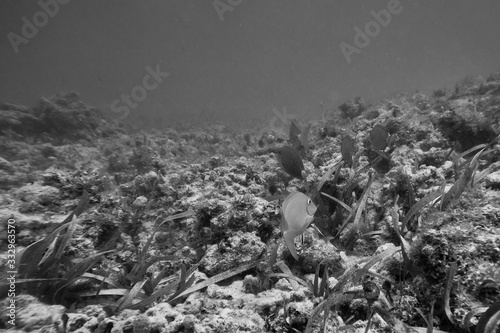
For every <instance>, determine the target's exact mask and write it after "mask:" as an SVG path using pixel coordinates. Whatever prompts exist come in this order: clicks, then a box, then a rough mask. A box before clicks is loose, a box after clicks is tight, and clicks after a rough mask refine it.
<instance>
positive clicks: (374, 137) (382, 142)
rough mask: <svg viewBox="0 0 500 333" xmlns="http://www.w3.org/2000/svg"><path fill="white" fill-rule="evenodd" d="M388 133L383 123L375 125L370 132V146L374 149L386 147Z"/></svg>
mask: <svg viewBox="0 0 500 333" xmlns="http://www.w3.org/2000/svg"><path fill="white" fill-rule="evenodd" d="M388 137H389V133H388V132H387V129H386V128H385V127H384V126H383V125H380V124H378V125H375V127H373V129H372V131H371V133H370V140H371V144H372V148H373V149H375V150H384V149H385V148H386V147H387V139H388Z"/></svg>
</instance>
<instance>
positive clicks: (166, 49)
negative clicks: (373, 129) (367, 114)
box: [0, 0, 500, 126]
mask: <svg viewBox="0 0 500 333" xmlns="http://www.w3.org/2000/svg"><path fill="white" fill-rule="evenodd" d="M54 1H55V0H51V1H49V0H42V3H51V2H52V3H53V2H54ZM60 1H61V2H63V1H62V0H60ZM397 2H398V1H394V0H372V1H367V0H337V1H331V0H328V1H327V0H323V1H285V0H281V1H257V0H242V1H235V0H233V1H231V2H230V1H228V0H220V3H226V4H228V3H233V4H234V5H235V6H231V7H230V8H231V10H230V11H226V12H224V13H223V14H220V13H219V14H218V12H217V10H216V9H215V6H214V2H213V1H211V0H210V1H201V0H197V1H195V0H183V1H180V0H179V1H166V0H162V1H157V0H154V1H153V0H151V1H118V0H105V1H104V0H85V1H78V0H73V1H69V2H68V3H67V4H59V6H58V7H59V8H58V12H57V13H55V14H54V15H53V17H50V16H49V15H46V14H43V6H42V5H41V4H40V3H39V2H38V1H21V0H3V1H1V2H0V29H1V35H2V40H1V42H0V56H1V62H0V81H1V82H2V83H1V88H2V89H1V90H0V99H2V100H4V101H8V102H12V103H17V104H23V105H29V106H32V105H35V104H36V102H37V100H38V99H39V98H40V97H41V96H46V97H48V96H51V95H54V94H55V93H57V92H59V91H68V90H74V91H77V92H78V93H80V94H81V97H82V99H83V101H84V102H86V103H87V104H91V105H95V106H98V107H100V108H102V109H104V110H108V111H118V109H117V107H118V106H124V105H125V104H124V102H123V101H121V95H122V94H130V93H131V92H132V90H133V89H134V88H135V89H136V93H137V94H139V93H141V92H142V93H144V92H146V95H145V96H142V95H140V94H139V95H136V96H140V97H141V99H142V98H143V100H140V101H137V103H136V104H137V106H135V107H134V108H128V109H129V112H128V116H127V117H126V118H127V120H128V121H133V122H135V123H136V124H139V125H140V126H143V125H151V124H153V125H157V126H163V125H165V124H169V123H171V122H173V121H195V122H198V121H201V122H203V121H220V122H227V123H230V122H234V121H241V120H243V121H245V122H246V123H249V121H255V122H258V121H259V122H262V121H266V120H268V119H270V118H271V117H273V116H274V115H273V113H272V109H273V108H277V109H279V110H282V109H283V108H286V109H287V112H288V113H291V114H296V115H299V116H303V117H311V118H318V117H319V116H320V113H321V111H320V103H323V105H324V107H325V108H330V107H335V106H336V105H338V104H340V103H341V102H343V101H345V100H346V99H350V98H353V97H355V96H362V97H363V98H364V99H365V100H367V101H373V102H375V101H377V100H379V99H382V98H385V97H388V96H391V95H393V94H395V93H398V92H402V91H410V92H413V91H415V90H420V91H421V92H424V93H430V92H431V91H432V90H433V89H436V88H441V87H452V86H453V84H454V83H455V82H456V81H457V80H460V79H462V78H464V77H465V76H468V75H483V76H486V75H488V73H490V72H492V71H494V70H496V69H498V68H500V66H499V60H500V38H499V33H500V20H499V19H498V15H499V14H500V1H498V0H480V1H472V0H432V1H423V0H420V1H419V0H412V1H405V0H401V1H400V2H399V6H397V8H398V13H397V14H392V16H391V20H390V22H389V23H388V24H387V25H386V26H385V27H381V26H380V25H379V28H380V31H377V30H373V33H372V35H373V36H372V37H371V38H370V42H369V44H368V45H366V46H365V47H363V48H359V53H356V54H352V57H351V59H350V62H349V61H347V59H346V57H345V56H344V54H343V53H342V50H341V47H340V45H341V43H342V42H345V43H349V44H351V45H354V38H355V35H356V32H355V27H359V28H360V29H362V30H364V29H365V26H366V25H367V24H368V25H370V24H371V27H372V28H373V29H376V26H375V25H373V22H374V17H373V16H372V14H371V11H375V12H380V11H381V10H384V9H387V8H388V6H391V4H392V5H394V6H396V5H397ZM238 3H239V4H238ZM49 7H50V8H51V10H55V9H54V6H49ZM44 15H45V16H44ZM34 16H35V17H34ZM23 17H25V18H26V19H25V20H24V21H23ZM45 19H46V20H45ZM36 20H38V21H37V22H38V25H39V28H37V29H38V31H37V32H36V33H33V32H32V33H31V35H32V36H31V35H29V34H28V35H29V36H28V37H29V38H25V37H23V36H24V35H23V25H25V24H26V22H27V21H29V22H30V23H34V21H36ZM372 21H373V22H372ZM370 22H372V23H370ZM35 23H36V22H35ZM24 33H25V34H26V31H25V32H24ZM9 34H10V35H9ZM13 34H15V35H16V36H19V37H21V38H25V39H24V42H23V43H20V44H19V45H17V46H14V45H13V44H14V43H13V42H12V39H13V38H14V37H13V36H14V35H13ZM15 38H17V37H15ZM16 40H17V41H19V39H16ZM148 66H149V68H151V69H155V68H156V67H158V68H159V69H160V70H161V71H163V72H168V73H169V75H168V77H165V78H163V79H162V81H161V83H159V84H157V85H155V87H154V88H151V87H152V85H153V84H154V81H148V80H150V79H148V80H146V83H147V84H149V87H150V88H151V90H145V89H143V88H141V87H140V86H143V79H144V77H145V76H146V75H148V69H147V67H148ZM137 87H139V88H137ZM141 89H142V91H141ZM115 101H116V103H115V104H114V107H112V105H113V102H115ZM111 113H112V114H114V115H116V116H119V115H123V112H122V111H120V112H111ZM124 118H125V117H124Z"/></svg>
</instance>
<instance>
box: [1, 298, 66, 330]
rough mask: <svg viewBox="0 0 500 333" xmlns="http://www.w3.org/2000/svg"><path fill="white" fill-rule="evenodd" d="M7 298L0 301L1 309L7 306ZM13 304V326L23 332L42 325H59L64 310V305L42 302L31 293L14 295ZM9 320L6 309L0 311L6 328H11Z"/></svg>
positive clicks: (36, 328) (38, 328) (39, 327)
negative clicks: (14, 300) (14, 307)
mask: <svg viewBox="0 0 500 333" xmlns="http://www.w3.org/2000/svg"><path fill="white" fill-rule="evenodd" d="M9 300H10V298H5V299H3V300H2V301H0V306H1V307H2V309H7V308H8V304H9ZM15 305H16V310H15V328H16V329H22V330H23V331H25V332H31V331H34V330H40V329H41V328H42V327H44V326H45V327H51V326H52V327H54V325H57V326H59V325H60V323H61V315H62V314H63V313H65V312H66V309H65V307H64V306H62V305H47V304H43V303H41V302H40V301H38V299H37V298H36V297H34V296H31V295H22V294H21V295H16V303H15ZM9 320H10V318H9V313H8V311H2V313H1V314H0V321H1V322H3V323H6V324H7V325H8V326H7V327H8V328H12V326H11V325H10V324H9Z"/></svg>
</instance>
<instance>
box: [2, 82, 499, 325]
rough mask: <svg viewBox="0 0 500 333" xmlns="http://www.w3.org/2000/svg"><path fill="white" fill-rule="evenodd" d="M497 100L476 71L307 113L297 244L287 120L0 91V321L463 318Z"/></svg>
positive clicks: (488, 289)
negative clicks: (26, 97)
mask: <svg viewBox="0 0 500 333" xmlns="http://www.w3.org/2000/svg"><path fill="white" fill-rule="evenodd" d="M499 108H500V75H499V74H498V73H493V74H491V75H490V77H489V78H488V79H487V80H484V81H477V80H472V79H466V80H463V81H461V82H459V83H457V85H456V86H455V87H454V88H453V89H441V90H437V91H435V92H434V93H433V94H432V96H430V97H428V96H425V95H423V94H419V93H416V94H406V95H399V96H395V97H394V98H392V99H389V100H384V101H381V102H380V103H379V104H377V105H367V104H365V102H363V100H362V99H361V98H356V99H355V100H353V101H346V102H344V103H343V104H341V105H340V106H339V110H338V111H337V110H332V112H330V116H329V117H328V118H325V119H322V120H319V121H310V129H309V134H308V139H307V140H308V143H307V144H308V145H309V147H306V148H308V149H306V150H304V151H301V154H302V155H301V156H302V158H303V164H304V168H305V171H306V173H307V178H306V181H307V182H308V183H309V185H310V186H311V188H312V190H311V191H309V192H308V193H307V194H308V195H309V196H310V197H311V198H312V200H313V201H314V202H315V204H316V205H317V206H318V210H317V212H316V213H315V214H314V222H313V225H314V227H310V228H309V229H307V230H306V231H305V233H304V235H303V239H302V241H301V242H300V244H299V242H296V246H297V249H298V260H295V259H294V258H293V257H292V255H291V254H290V252H289V250H288V249H287V247H286V246H285V244H284V242H283V237H282V230H281V229H280V221H281V216H280V211H279V210H280V200H282V199H283V197H284V196H285V195H286V193H288V192H291V191H300V192H304V193H306V188H307V186H305V184H304V181H303V180H301V179H293V178H292V177H290V176H289V175H288V174H287V173H286V172H285V171H284V170H283V169H282V168H281V167H280V164H279V163H278V160H277V158H276V155H277V151H278V149H279V148H280V147H282V146H283V145H286V144H287V143H288V141H289V139H290V138H289V136H288V133H281V132H276V131H274V130H273V129H271V128H231V127H230V126H227V125H220V124H206V125H203V126H197V127H196V128H190V127H188V126H186V127H185V128H168V129H162V130H151V131H147V132H146V131H142V132H138V133H132V134H129V133H126V131H125V130H124V129H123V127H122V126H120V125H119V124H114V123H112V122H110V121H109V120H107V119H106V118H105V117H103V116H102V115H101V114H100V112H99V111H98V110H97V109H95V108H93V107H91V106H88V105H86V104H85V103H84V102H82V101H81V99H80V97H79V96H78V95H77V94H75V93H68V94H60V95H56V96H54V97H51V98H42V99H41V100H40V103H39V104H38V105H37V106H35V107H34V108H28V107H24V106H17V105H13V104H9V103H2V104H1V105H0V224H1V227H2V230H13V231H12V233H10V232H1V233H0V252H1V255H0V264H1V265H0V266H3V269H2V271H1V272H0V273H1V274H0V276H1V278H2V281H7V280H6V279H7V278H8V277H9V276H10V274H9V273H8V271H14V270H16V271H17V276H16V278H15V279H14V280H15V281H14V280H12V281H14V282H13V283H7V284H5V283H0V297H2V299H0V306H1V307H2V308H4V309H8V307H9V306H10V304H12V300H15V302H13V304H15V311H14V312H9V311H3V312H2V313H1V314H0V329H9V330H11V331H16V330H18V331H28V332H127V333H132V332H134V333H135V332H200V333H201V332H207V333H208V332H316V331H319V330H320V329H324V332H338V331H346V332H365V329H366V328H367V326H369V327H370V328H371V331H373V332H391V331H393V332H404V331H408V332H410V331H411V330H412V329H414V330H417V331H422V332H423V331H425V330H427V327H431V328H432V327H434V332H443V331H444V332H469V331H471V332H473V331H474V327H476V326H477V327H482V326H481V325H482V322H479V324H478V321H479V320H483V321H484V320H490V321H491V319H489V318H486V319H484V318H485V317H486V316H482V315H483V314H484V313H486V309H487V308H488V307H490V306H491V307H493V306H494V305H495V304H496V303H495V302H497V300H498V299H499V298H500V264H499V261H500V192H499V190H500V143H499V134H500V110H499ZM375 128H377V129H376V130H375ZM346 138H348V139H346ZM302 142H305V141H303V140H302ZM346 160H350V162H349V163H346V162H345V161H346ZM332 198H333V199H332ZM11 235H15V237H11ZM11 240H15V241H11ZM12 244H15V251H16V253H17V254H18V255H17V256H16V257H15V258H14V257H12V256H11V254H12V252H9V250H12V248H13V247H12ZM10 264H14V266H12V267H11V269H9V265H10ZM13 287H14V288H13ZM12 290H14V292H15V296H13V295H12V294H11V291H12ZM12 313H15V314H14V318H15V320H14V321H12V320H13V319H12V318H13V316H12ZM12 323H14V324H15V325H12ZM489 324H490V325H491V324H492V323H491V322H490V323H489ZM493 324H494V323H493Z"/></svg>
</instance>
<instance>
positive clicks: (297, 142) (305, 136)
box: [288, 119, 311, 155]
mask: <svg viewBox="0 0 500 333" xmlns="http://www.w3.org/2000/svg"><path fill="white" fill-rule="evenodd" d="M310 129H311V124H308V125H307V127H306V128H305V130H304V131H302V130H301V129H300V128H299V127H298V126H297V124H296V123H295V119H294V120H292V122H291V123H290V138H289V140H288V141H289V143H290V144H291V145H292V146H293V147H294V148H295V149H297V150H298V151H301V150H304V152H305V153H306V155H307V154H309V130H310Z"/></svg>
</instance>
